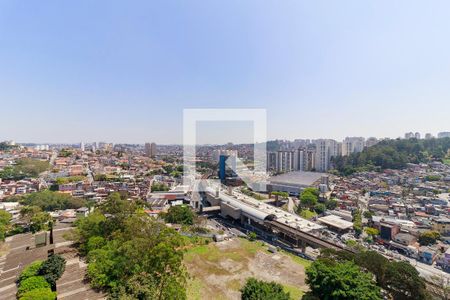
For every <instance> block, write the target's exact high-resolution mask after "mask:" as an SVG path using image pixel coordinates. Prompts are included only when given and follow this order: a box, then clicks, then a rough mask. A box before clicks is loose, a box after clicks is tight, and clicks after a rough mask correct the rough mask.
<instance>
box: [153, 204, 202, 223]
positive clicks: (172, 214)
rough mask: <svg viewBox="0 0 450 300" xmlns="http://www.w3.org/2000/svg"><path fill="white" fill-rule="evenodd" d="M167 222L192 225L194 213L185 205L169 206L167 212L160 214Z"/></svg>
mask: <svg viewBox="0 0 450 300" xmlns="http://www.w3.org/2000/svg"><path fill="white" fill-rule="evenodd" d="M161 216H162V217H163V218H164V220H165V221H166V222H167V223H174V224H182V225H193V224H194V220H195V217H196V215H195V213H194V212H193V211H192V209H190V208H189V207H188V206H187V205H176V206H171V207H170V208H169V210H168V211H167V213H165V214H161Z"/></svg>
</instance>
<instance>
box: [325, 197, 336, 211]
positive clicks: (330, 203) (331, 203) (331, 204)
mask: <svg viewBox="0 0 450 300" xmlns="http://www.w3.org/2000/svg"><path fill="white" fill-rule="evenodd" d="M337 204H338V202H337V200H336V199H330V200H328V201H327V202H325V205H326V207H327V209H329V210H333V209H335V208H336V207H337Z"/></svg>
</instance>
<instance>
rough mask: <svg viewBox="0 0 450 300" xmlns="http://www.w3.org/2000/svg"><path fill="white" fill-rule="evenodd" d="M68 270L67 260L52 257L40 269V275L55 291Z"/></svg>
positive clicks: (60, 257) (55, 256)
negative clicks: (58, 282)
mask: <svg viewBox="0 0 450 300" xmlns="http://www.w3.org/2000/svg"><path fill="white" fill-rule="evenodd" d="M65 268H66V260H65V259H64V258H63V257H62V256H60V255H52V256H50V257H49V258H48V259H47V260H46V261H45V262H44V263H43V264H42V265H41V267H40V269H39V275H41V276H43V277H44V278H45V280H47V282H48V283H50V285H51V287H52V288H53V289H56V280H58V279H59V278H60V277H61V276H62V274H63V273H64V270H65Z"/></svg>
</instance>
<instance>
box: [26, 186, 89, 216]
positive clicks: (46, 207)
mask: <svg viewBox="0 0 450 300" xmlns="http://www.w3.org/2000/svg"><path fill="white" fill-rule="evenodd" d="M20 204H22V205H26V206H37V207H39V208H40V209H41V210H43V211H53V210H63V209H69V208H80V207H83V206H85V205H86V201H85V200H83V199H79V198H75V197H72V196H70V195H67V194H62V193H58V192H52V191H49V190H44V191H40V192H36V193H31V194H28V195H24V196H23V197H22V199H21V200H20Z"/></svg>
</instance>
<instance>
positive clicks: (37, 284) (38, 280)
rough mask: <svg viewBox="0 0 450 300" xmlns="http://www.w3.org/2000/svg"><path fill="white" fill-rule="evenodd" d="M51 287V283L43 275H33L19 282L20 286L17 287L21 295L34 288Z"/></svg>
mask: <svg viewBox="0 0 450 300" xmlns="http://www.w3.org/2000/svg"><path fill="white" fill-rule="evenodd" d="M47 288H50V284H49V283H48V282H47V280H45V278H44V277H42V276H31V277H28V278H27V279H25V280H22V281H21V282H20V283H19V288H18V289H17V295H19V297H20V296H21V295H23V294H24V293H26V292H29V291H31V290H34V289H47Z"/></svg>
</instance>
